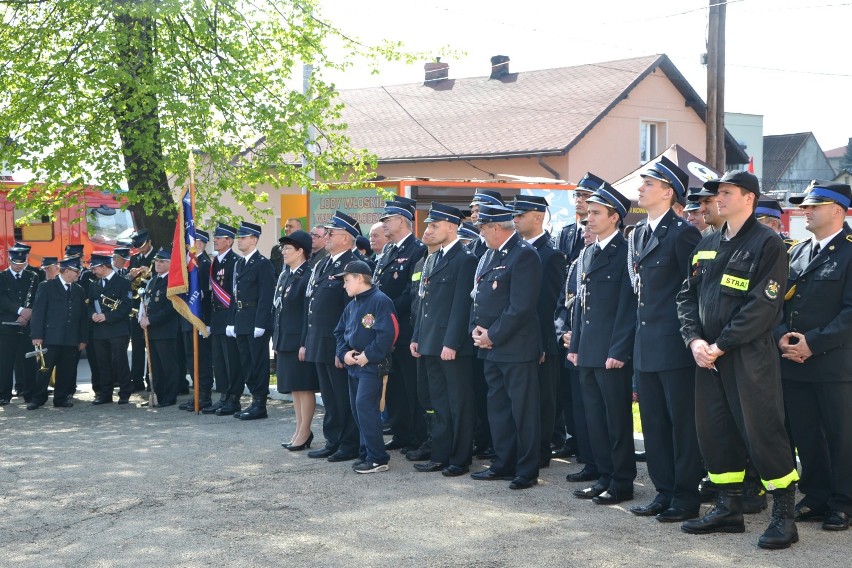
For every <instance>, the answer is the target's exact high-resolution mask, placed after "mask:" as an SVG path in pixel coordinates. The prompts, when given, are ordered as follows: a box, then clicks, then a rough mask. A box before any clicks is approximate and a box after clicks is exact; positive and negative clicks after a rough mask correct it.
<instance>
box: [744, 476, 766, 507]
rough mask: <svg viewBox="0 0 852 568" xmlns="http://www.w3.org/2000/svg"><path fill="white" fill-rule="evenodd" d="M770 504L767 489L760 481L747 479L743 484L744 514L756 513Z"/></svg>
mask: <svg viewBox="0 0 852 568" xmlns="http://www.w3.org/2000/svg"><path fill="white" fill-rule="evenodd" d="M767 506H768V503H767V499H766V490H765V489H764V488H763V483H761V482H760V481H757V482H754V481H752V480H749V479H746V481H745V483H744V484H743V514H745V515H754V514H755V513H760V512H761V511H763V510H764V509H766V507H767Z"/></svg>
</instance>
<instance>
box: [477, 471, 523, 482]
mask: <svg viewBox="0 0 852 568" xmlns="http://www.w3.org/2000/svg"><path fill="white" fill-rule="evenodd" d="M470 477H471V479H475V480H477V481H512V480H513V479H515V476H514V475H500V474H499V473H497V472H496V471H494V470H492V469H491V468H488V469H483V470H482V471H477V472H474V473H471V474H470Z"/></svg>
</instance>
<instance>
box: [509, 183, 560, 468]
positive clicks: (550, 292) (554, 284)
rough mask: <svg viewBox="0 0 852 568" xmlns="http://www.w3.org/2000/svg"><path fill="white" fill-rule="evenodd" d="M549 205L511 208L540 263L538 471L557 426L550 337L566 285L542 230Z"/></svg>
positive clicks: (556, 364) (524, 202) (526, 201)
mask: <svg viewBox="0 0 852 568" xmlns="http://www.w3.org/2000/svg"><path fill="white" fill-rule="evenodd" d="M547 207H548V203H547V200H546V199H545V198H544V197H541V196H538V195H518V196H517V197H515V201H514V203H512V208H513V209H514V212H515V220H514V222H515V230H516V231H517V232H518V234H519V235H521V238H523V239H524V240H525V241H526V242H527V243H529V244H531V245H532V246H533V248H535V250H536V252H537V253H538V256H539V259H541V270H542V274H541V289H540V291H539V294H538V305H537V307H536V310H537V312H538V323H539V326H540V327H541V342H542V352H541V358H540V360H539V365H538V386H539V402H540V404H541V407H540V416H541V450H540V451H541V456H540V458H539V467H547V466H549V465H550V441H551V438H552V437H553V429H554V425H555V422H556V383H557V381H558V380H559V373H560V368H561V367H562V364H561V363H562V360H561V357H560V354H559V344H558V343H557V342H556V335H555V334H554V333H553V311H554V310H555V309H556V303H557V301H558V299H559V292H560V291H561V289H562V284H563V282H565V255H564V254H563V253H562V251H560V250H556V249H554V248H553V247H552V246H551V245H550V242H551V241H550V233H548V232H547V231H545V230H544V216H545V214H546V213H547Z"/></svg>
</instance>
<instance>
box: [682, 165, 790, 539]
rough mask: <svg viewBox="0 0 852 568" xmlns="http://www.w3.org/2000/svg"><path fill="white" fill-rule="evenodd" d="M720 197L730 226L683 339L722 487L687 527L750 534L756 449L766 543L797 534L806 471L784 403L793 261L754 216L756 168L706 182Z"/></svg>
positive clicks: (685, 322)
mask: <svg viewBox="0 0 852 568" xmlns="http://www.w3.org/2000/svg"><path fill="white" fill-rule="evenodd" d="M704 187H705V188H707V189H708V190H710V191H715V192H716V194H717V204H718V206H719V213H720V215H722V217H723V218H724V219H725V224H724V225H723V227H722V230H720V231H717V232H714V233H713V234H712V235H709V236H707V237H704V238H703V239H701V242H699V243H698V247H697V248H696V250H695V253H694V254H693V257H692V269H691V272H690V276H689V278H688V279H687V280H686V281H685V282H684V285H683V288H682V289H681V291H680V293H679V294H678V298H677V299H678V316H679V318H680V322H681V336H682V337H683V339H684V343H685V344H686V345H687V346H689V348H690V349H691V351H692V355H693V358H694V359H695V362H696V364H697V365H698V367H699V368H698V370H697V371H696V378H695V417H696V426H697V430H698V443H699V446H700V448H701V455H702V457H703V458H704V463H705V465H706V467H707V470H708V472H709V474H710V479H711V480H712V481H713V482H714V483H715V484H716V485H717V486H718V488H719V493H718V497H717V499H716V503H715V505H714V506H713V507H712V508H711V509H710V511H709V512H708V513H707V514H706V515H705V516H704V517H703V518H701V519H698V520H695V521H687V522H685V523H684V524H683V525H682V529H683V531H684V532H687V533H692V534H707V533H712V532H743V531H744V530H745V524H744V522H743V515H742V500H743V489H742V484H743V479H744V478H745V469H746V461H747V458H748V456H749V455H750V456H751V459H752V461H753V463H754V466H755V467H756V468H757V471H758V472H760V476H761V478H762V481H763V485H764V486H765V487H766V489H767V490H768V491H769V492H771V493H773V497H774V499H773V507H772V520H771V521H770V524H769V527H768V528H767V529H766V531H765V532H764V533H763V535H762V536H761V537H760V539H759V540H758V546H760V547H761V548H787V547H789V546H790V544H791V543H793V542H796V541H797V540H798V532H797V530H796V525H795V522H794V507H795V496H796V481H798V479H799V476H798V474H797V472H796V467H795V463H794V462H793V457H792V453H791V450H790V444H789V441H788V439H787V433H786V432H785V430H784V406H783V405H784V401H783V397H782V389H781V377H780V370H779V362H778V353H777V350H776V347H775V344H774V341H773V338H772V331H773V330H774V329H775V327H776V326H777V325H778V324H779V323H780V322H781V316H782V313H781V312H782V308H783V303H784V291H785V288H786V277H787V263H786V254H785V250H784V243H782V242H781V239H780V238H779V237H778V235H777V234H776V233H774V232H773V231H772V229H770V228H769V227H766V226H765V225H762V224H760V223H758V221H757V219H755V217H754V210H755V209H756V207H757V199H758V197H759V195H760V186H759V183H758V180H757V178H756V177H755V176H754V175H753V174H750V173H748V172H743V171H731V172H727V173H726V174H725V175H724V176H723V177H722V179H721V180H713V181H708V182H705V184H704Z"/></svg>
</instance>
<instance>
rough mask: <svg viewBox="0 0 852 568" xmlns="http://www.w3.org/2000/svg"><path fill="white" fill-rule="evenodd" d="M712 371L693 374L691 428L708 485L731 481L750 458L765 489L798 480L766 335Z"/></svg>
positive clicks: (777, 373)
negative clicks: (696, 437)
mask: <svg viewBox="0 0 852 568" xmlns="http://www.w3.org/2000/svg"><path fill="white" fill-rule="evenodd" d="M716 368H717V369H718V373H717V372H716V371H713V370H711V369H703V368H698V369H696V371H695V424H696V426H697V431H698V444H699V447H700V448H701V456H702V457H703V458H704V464H705V465H706V466H707V471H708V472H709V473H710V479H711V480H713V481H714V482H716V483H726V482H727V483H730V482H732V481H731V480H733V481H736V480H737V479H739V476H740V475H741V474H743V475H744V472H745V469H746V462H747V460H748V458H749V456H750V457H751V461H752V463H753V464H754V467H755V468H757V471H758V472H760V476H761V478H762V480H763V481H764V485H766V483H767V482H772V485H774V486H775V487H778V488H781V489H783V488H785V487H787V485H789V484H790V483H792V482H794V481H796V479H797V475H796V474H795V473H796V468H795V463H794V462H793V458H792V454H791V451H790V445H789V444H790V443H789V441H788V439H787V432H786V431H785V430H784V401H783V396H782V387H781V379H780V370H779V362H778V350H777V347H776V346H775V343H774V341H772V339H771V337H769V336H768V335H767V336H765V337H761V338H759V339H757V340H755V341H753V342H751V343H747V344H746V345H744V346H742V347H740V348H738V349H733V350H731V351H729V352H727V353H725V355H723V356H722V357H720V358H719V359H717V360H716Z"/></svg>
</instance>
